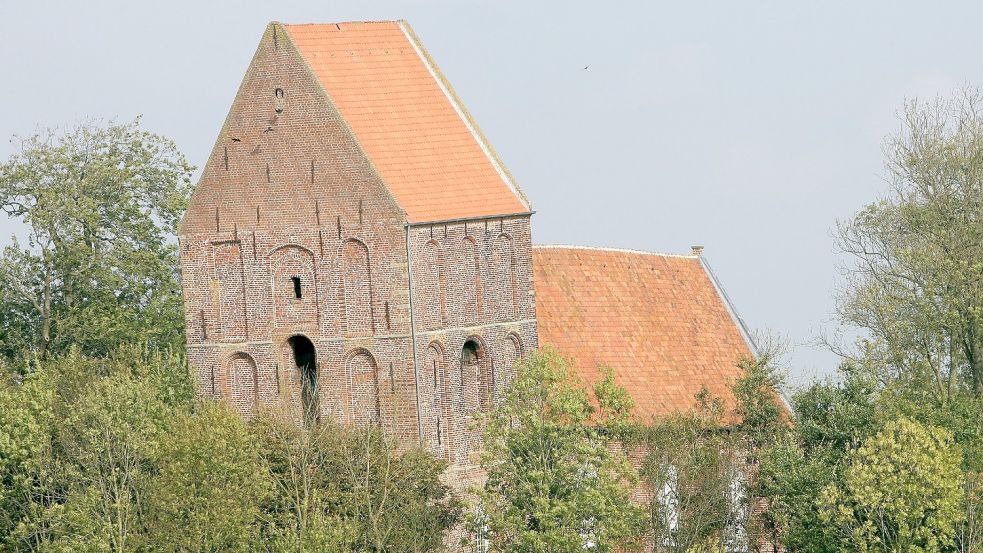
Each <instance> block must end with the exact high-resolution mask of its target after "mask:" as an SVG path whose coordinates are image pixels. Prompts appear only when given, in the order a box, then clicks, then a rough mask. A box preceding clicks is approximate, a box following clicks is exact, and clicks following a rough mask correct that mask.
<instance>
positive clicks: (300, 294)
mask: <svg viewBox="0 0 983 553" xmlns="http://www.w3.org/2000/svg"><path fill="white" fill-rule="evenodd" d="M290 280H292V281H293V283H294V297H295V298H297V299H300V298H302V297H303V296H304V294H303V291H302V290H301V289H300V277H290Z"/></svg>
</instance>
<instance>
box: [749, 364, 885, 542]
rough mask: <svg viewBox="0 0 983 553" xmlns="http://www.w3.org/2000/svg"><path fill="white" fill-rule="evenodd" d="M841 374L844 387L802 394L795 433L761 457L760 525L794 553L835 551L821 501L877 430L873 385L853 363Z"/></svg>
mask: <svg viewBox="0 0 983 553" xmlns="http://www.w3.org/2000/svg"><path fill="white" fill-rule="evenodd" d="M841 375H842V377H843V378H842V380H841V381H840V382H839V383H836V384H833V383H815V384H813V385H811V386H810V387H809V388H807V389H805V390H803V391H801V392H799V393H797V394H796V395H795V396H794V397H793V399H792V405H793V408H794V412H795V414H796V416H797V420H796V421H795V425H794V426H793V428H792V431H791V432H790V433H786V434H784V435H780V436H777V437H776V439H775V440H773V441H772V442H771V443H768V444H766V445H764V446H763V447H762V449H761V450H760V451H759V453H758V461H759V463H758V473H757V475H756V478H755V480H754V484H753V486H752V495H754V496H757V497H764V498H767V499H768V509H767V511H765V512H764V513H763V514H762V515H761V517H760V520H759V523H760V524H761V526H762V527H763V528H762V530H763V533H764V534H765V535H767V536H770V538H771V539H772V541H776V542H780V543H782V544H783V545H785V547H786V548H787V549H788V550H789V551H802V552H810V553H820V552H829V551H835V548H834V546H833V543H832V541H831V537H830V536H829V535H828V533H827V527H826V525H825V524H823V523H822V521H821V520H820V518H819V510H818V507H817V505H816V503H815V498H816V497H818V496H819V493H820V491H821V490H822V489H823V488H825V487H826V486H828V485H829V484H831V483H833V482H836V481H837V479H838V478H839V477H840V473H841V472H842V469H841V465H842V462H843V458H844V456H845V455H846V453H847V451H848V450H849V448H852V447H857V446H859V445H860V443H862V442H863V440H865V439H866V438H867V437H868V436H870V435H871V434H873V433H874V432H875V431H876V428H877V426H876V421H875V401H874V400H875V387H874V384H873V382H872V381H871V380H870V379H869V378H868V377H867V376H865V375H864V374H863V373H858V372H855V371H853V370H852V369H851V367H850V366H849V365H848V364H847V365H844V366H843V367H841Z"/></svg>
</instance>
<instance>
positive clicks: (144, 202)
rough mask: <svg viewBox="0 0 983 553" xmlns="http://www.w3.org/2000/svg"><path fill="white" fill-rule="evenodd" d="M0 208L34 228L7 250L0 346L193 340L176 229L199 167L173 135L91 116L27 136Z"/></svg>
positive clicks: (53, 348) (108, 347) (3, 180)
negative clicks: (184, 307) (64, 128)
mask: <svg viewBox="0 0 983 553" xmlns="http://www.w3.org/2000/svg"><path fill="white" fill-rule="evenodd" d="M18 146H19V150H18V151H17V152H16V153H14V154H13V156H11V157H10V159H8V160H7V161H6V162H5V163H3V164H0V209H2V210H3V211H4V212H5V213H6V214H7V215H8V216H10V217H12V218H15V219H19V220H20V221H21V222H22V223H23V224H24V225H25V226H26V227H27V229H28V232H27V239H26V243H23V244H22V243H21V242H20V241H18V240H16V239H15V240H14V242H13V244H12V245H10V246H8V247H7V248H6V249H5V250H4V251H3V254H2V256H0V281H2V282H4V286H2V287H0V354H2V355H5V356H6V357H7V358H8V359H11V358H13V357H14V356H15V355H18V354H23V353H27V352H35V353H38V354H39V355H40V356H41V357H44V356H45V355H47V354H48V353H49V352H65V351H67V350H68V349H70V348H72V347H76V348H79V349H80V350H81V351H83V352H85V353H88V354H95V353H98V354H107V353H109V352H111V351H112V350H114V349H116V347H117V346H118V345H119V344H122V343H140V344H151V345H153V346H155V347H159V348H167V347H179V346H182V345H183V324H182V321H183V315H182V311H181V299H180V294H179V292H180V286H179V284H178V279H177V273H178V268H177V256H176V255H175V253H176V245H175V244H174V241H173V236H174V233H175V230H176V226H177V223H178V220H179V218H180V217H181V214H182V213H183V210H184V207H185V205H186V203H187V199H188V195H189V192H190V186H189V183H190V180H189V179H190V173H191V170H192V167H191V166H189V165H188V163H187V162H186V161H185V159H184V157H183V156H182V155H181V154H180V153H179V152H178V151H177V149H176V147H175V145H174V144H173V143H172V142H171V141H170V140H168V139H166V138H163V137H161V136H159V135H155V134H152V133H150V132H147V131H144V130H142V129H141V128H140V125H139V120H137V121H134V122H132V123H127V124H122V125H121V124H115V123H113V124H108V125H105V126H99V125H95V124H85V125H80V126H78V127H76V128H75V129H72V130H71V131H68V132H65V133H61V134H56V133H54V132H51V131H48V132H44V133H40V134H36V135H34V136H31V137H29V138H27V139H23V140H20V141H19V142H18Z"/></svg>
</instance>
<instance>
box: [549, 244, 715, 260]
mask: <svg viewBox="0 0 983 553" xmlns="http://www.w3.org/2000/svg"><path fill="white" fill-rule="evenodd" d="M532 249H534V250H548V249H552V250H588V251H599V252H617V253H632V254H638V255H656V256H659V257H674V258H680V259H699V258H700V256H698V255H686V254H679V253H662V252H649V251H644V250H633V249H629V248H604V247H600V246H576V245H573V244H533V245H532Z"/></svg>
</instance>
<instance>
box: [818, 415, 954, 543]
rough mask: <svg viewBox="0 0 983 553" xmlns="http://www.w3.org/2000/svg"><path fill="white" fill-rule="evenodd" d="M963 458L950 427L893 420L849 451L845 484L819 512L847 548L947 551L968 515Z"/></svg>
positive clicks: (833, 489)
mask: <svg viewBox="0 0 983 553" xmlns="http://www.w3.org/2000/svg"><path fill="white" fill-rule="evenodd" d="M960 460H961V452H960V449H959V447H958V446H956V445H955V444H954V441H953V438H952V434H950V433H949V432H947V431H945V430H943V429H940V428H937V427H930V426H923V425H921V424H918V423H917V422H914V421H912V420H910V419H906V418H900V419H896V420H892V421H889V422H887V423H886V424H885V425H884V427H883V428H882V429H881V431H880V432H878V433H877V434H875V435H874V436H872V437H870V438H868V439H867V440H866V441H865V442H864V444H863V445H862V446H861V447H859V448H858V449H856V450H854V451H852V452H851V453H850V455H849V460H848V465H847V468H846V471H845V472H844V474H843V480H842V483H840V484H830V485H828V486H827V487H826V488H825V489H824V490H823V492H822V494H821V496H820V498H819V505H820V516H821V518H822V520H823V522H825V523H829V524H833V525H834V526H835V528H836V530H837V531H838V532H839V534H840V538H841V539H840V541H839V544H840V550H841V551H859V552H867V551H884V552H895V551H910V552H913V553H918V552H926V553H928V552H936V551H943V550H945V549H946V548H947V547H948V546H950V545H951V544H952V543H953V536H954V534H955V529H956V526H957V524H959V523H960V522H962V520H963V517H964V516H965V513H964V512H963V510H962V502H963V499H964V489H963V475H962V472H961V471H960V470H959V464H960Z"/></svg>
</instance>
